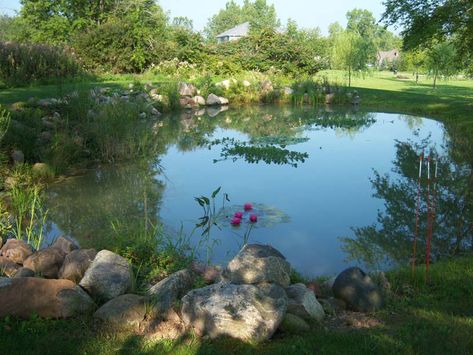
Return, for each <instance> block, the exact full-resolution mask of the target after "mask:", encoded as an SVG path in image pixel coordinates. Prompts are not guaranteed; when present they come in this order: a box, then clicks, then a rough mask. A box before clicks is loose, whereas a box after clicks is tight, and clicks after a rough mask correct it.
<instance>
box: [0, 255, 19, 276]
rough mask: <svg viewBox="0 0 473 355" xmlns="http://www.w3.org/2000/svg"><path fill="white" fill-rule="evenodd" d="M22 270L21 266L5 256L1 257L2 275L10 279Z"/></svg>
mask: <svg viewBox="0 0 473 355" xmlns="http://www.w3.org/2000/svg"><path fill="white" fill-rule="evenodd" d="M19 268H20V265H18V264H17V263H14V262H13V261H11V260H10V259H8V258H7V257H5V256H0V275H1V274H4V275H6V276H8V277H12V276H13V275H14V274H15V273H16V272H17V271H18V269H19Z"/></svg>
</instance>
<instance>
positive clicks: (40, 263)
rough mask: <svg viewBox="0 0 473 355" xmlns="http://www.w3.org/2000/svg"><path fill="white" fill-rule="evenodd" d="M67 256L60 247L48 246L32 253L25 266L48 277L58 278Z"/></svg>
mask: <svg viewBox="0 0 473 355" xmlns="http://www.w3.org/2000/svg"><path fill="white" fill-rule="evenodd" d="M65 257H66V254H65V253H64V252H63V251H62V250H61V249H59V248H55V247H51V248H46V249H42V250H39V251H37V252H36V253H34V254H32V255H30V256H29V257H28V259H26V260H25V262H24V263H23V266H24V267H26V268H28V269H30V270H33V271H34V272H35V274H39V275H41V276H43V277H45V278H47V279H57V277H58V272H59V269H60V268H61V266H62V263H63V262H64V258H65Z"/></svg>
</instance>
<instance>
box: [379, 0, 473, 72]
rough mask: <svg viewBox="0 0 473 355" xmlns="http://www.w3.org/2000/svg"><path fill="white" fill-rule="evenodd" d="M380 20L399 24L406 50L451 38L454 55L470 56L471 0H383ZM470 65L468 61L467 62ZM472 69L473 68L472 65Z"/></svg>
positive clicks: (472, 47)
mask: <svg viewBox="0 0 473 355" xmlns="http://www.w3.org/2000/svg"><path fill="white" fill-rule="evenodd" d="M384 5H385V6H386V10H385V12H384V14H383V20H384V22H385V23H387V24H388V25H400V26H402V28H403V30H402V32H401V34H402V36H403V38H404V46H405V48H406V49H409V48H416V47H419V46H420V47H422V46H424V45H425V44H426V43H430V42H431V41H432V40H435V39H436V40H439V41H442V40H444V39H446V38H450V37H452V38H453V39H454V40H455V46H456V48H457V50H458V54H459V55H460V56H462V57H465V56H466V57H468V58H469V59H470V60H472V58H473V3H472V2H471V0H437V1H425V0H385V2H384ZM470 65H471V62H470ZM472 70H473V68H472Z"/></svg>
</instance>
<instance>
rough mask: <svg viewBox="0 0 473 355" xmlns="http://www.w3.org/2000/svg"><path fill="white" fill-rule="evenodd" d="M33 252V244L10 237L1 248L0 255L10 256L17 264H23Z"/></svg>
mask: <svg viewBox="0 0 473 355" xmlns="http://www.w3.org/2000/svg"><path fill="white" fill-rule="evenodd" d="M31 254H33V248H32V247H31V245H29V244H26V243H25V242H24V241H22V240H19V239H8V240H7V242H6V243H5V245H4V246H3V247H2V250H0V255H2V256H5V257H7V258H9V259H10V260H11V261H13V262H14V263H17V264H23V262H24V261H25V259H26V258H28V257H29V256H30V255H31Z"/></svg>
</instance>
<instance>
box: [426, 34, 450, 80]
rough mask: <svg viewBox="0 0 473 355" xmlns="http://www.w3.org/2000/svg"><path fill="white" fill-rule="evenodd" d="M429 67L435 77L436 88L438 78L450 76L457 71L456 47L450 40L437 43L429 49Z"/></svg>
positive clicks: (427, 61) (427, 62)
mask: <svg viewBox="0 0 473 355" xmlns="http://www.w3.org/2000/svg"><path fill="white" fill-rule="evenodd" d="M426 64H427V69H428V70H429V73H430V75H431V76H432V77H433V78H434V89H435V88H436V85H437V78H438V77H439V76H442V77H443V78H449V77H451V76H452V75H454V74H455V73H456V72H457V65H456V63H455V47H454V46H453V44H452V43H449V42H440V43H436V44H435V45H433V46H432V48H430V49H429V50H428V51H427V60H426Z"/></svg>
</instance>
